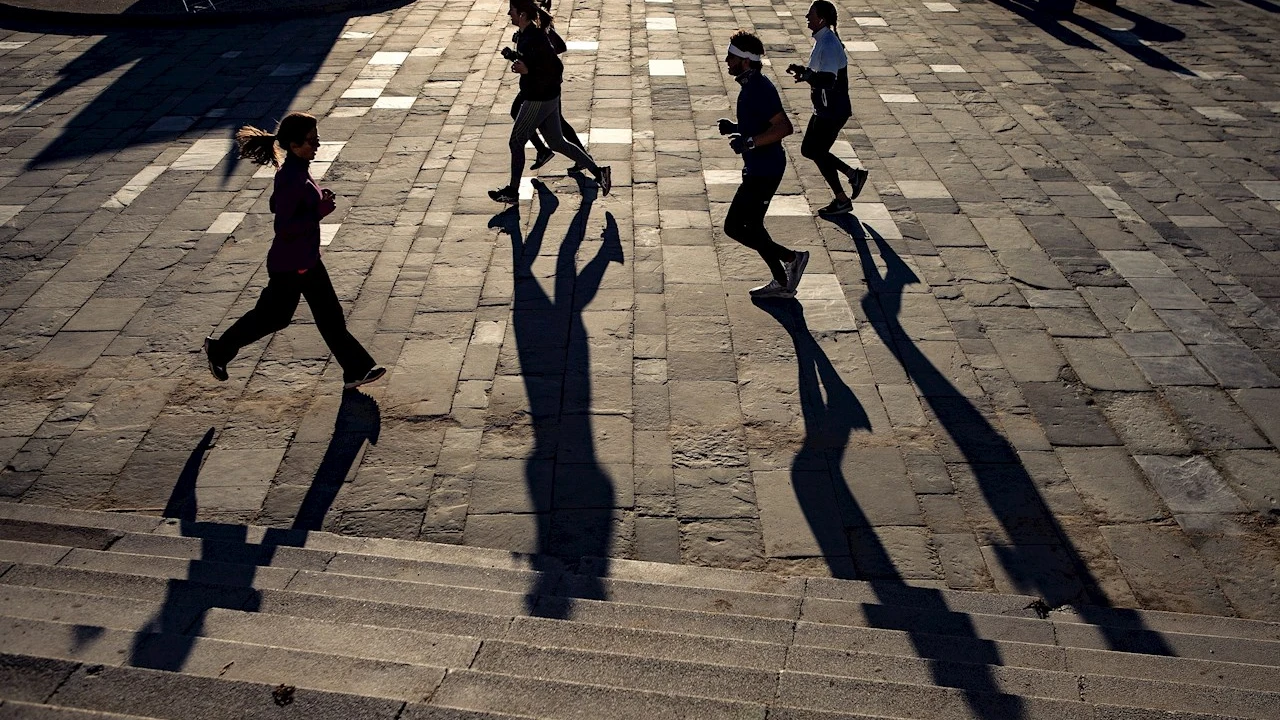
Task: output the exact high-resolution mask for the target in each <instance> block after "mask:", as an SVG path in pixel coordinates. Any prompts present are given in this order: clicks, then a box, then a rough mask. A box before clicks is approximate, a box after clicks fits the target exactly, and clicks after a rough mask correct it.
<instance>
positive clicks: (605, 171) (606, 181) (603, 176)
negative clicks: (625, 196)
mask: <svg viewBox="0 0 1280 720" xmlns="http://www.w3.org/2000/svg"><path fill="white" fill-rule="evenodd" d="M596 182H598V183H600V194H601V195H608V194H609V189H610V188H612V187H613V168H611V167H609V166H608V165H601V166H600V171H599V174H598V175H596Z"/></svg>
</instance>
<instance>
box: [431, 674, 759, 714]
mask: <svg viewBox="0 0 1280 720" xmlns="http://www.w3.org/2000/svg"><path fill="white" fill-rule="evenodd" d="M431 703H432V704H433V705H442V706H445V707H455V708H460V709H466V710H484V711H499V712H514V713H517V714H521V715H530V716H535V717H546V718H566V719H567V718H587V717H593V718H601V720H623V719H624V718H636V717H647V718H655V719H658V720H665V719H668V718H670V719H671V720H674V719H675V718H682V717H699V718H708V719H709V720H712V719H714V720H719V719H720V718H734V719H739V718H741V719H743V720H747V719H750V720H762V719H763V718H764V707H763V706H761V705H755V704H751V703H742V702H730V701H724V700H712V699H708V698H692V697H684V696H678V695H674V694H667V693H654V692H642V691H637V690H623V689H619V688H607V687H602V686H599V685H586V684H578V683H567V682H557V681H552V680H543V679H535V678H520V677H514V676H511V675H498V674H494V673H481V672H475V671H471V670H460V671H457V672H452V673H449V675H448V677H446V678H445V680H444V682H443V683H442V684H441V686H440V689H439V690H437V691H436V694H435V695H433V696H432V698H431Z"/></svg>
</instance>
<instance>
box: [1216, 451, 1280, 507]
mask: <svg viewBox="0 0 1280 720" xmlns="http://www.w3.org/2000/svg"><path fill="white" fill-rule="evenodd" d="M1218 461H1219V462H1220V463H1221V465H1222V469H1223V471H1224V476H1225V477H1226V479H1227V481H1228V482H1230V483H1231V486H1232V487H1233V488H1235V490H1236V492H1237V493H1238V494H1239V495H1240V498H1241V499H1242V500H1244V502H1245V504H1247V505H1248V506H1249V508H1250V509H1252V510H1254V511H1256V512H1260V513H1271V514H1276V513H1280V453H1277V452H1276V451H1274V450H1229V451H1227V452H1223V453H1219V454H1218Z"/></svg>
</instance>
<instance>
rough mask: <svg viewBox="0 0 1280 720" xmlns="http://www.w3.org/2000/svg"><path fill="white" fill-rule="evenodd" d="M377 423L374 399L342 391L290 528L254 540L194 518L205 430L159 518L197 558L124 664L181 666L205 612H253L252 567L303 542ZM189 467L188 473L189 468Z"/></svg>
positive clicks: (373, 439) (372, 439) (242, 531)
mask: <svg viewBox="0 0 1280 720" xmlns="http://www.w3.org/2000/svg"><path fill="white" fill-rule="evenodd" d="M380 428H381V413H380V412H379V410H378V404H377V402H376V401H375V400H374V399H373V398H371V397H369V396H368V395H365V394H364V393H361V392H358V391H355V390H348V391H345V392H343V394H342V404H341V406H339V408H338V416H337V419H336V421H335V424H334V434H333V437H332V439H331V440H330V441H329V447H328V448H327V450H326V451H325V455H324V460H323V461H322V462H321V464H320V468H319V470H318V471H317V472H316V477H315V479H314V481H313V482H312V484H311V487H310V488H308V490H307V494H306V497H305V498H304V500H303V501H302V505H301V507H300V508H299V511H298V515H297V516H296V518H295V520H294V522H293V526H292V527H291V528H290V529H287V530H286V529H274V528H273V529H268V530H267V531H266V532H265V533H264V534H263V537H262V540H261V541H260V542H254V541H252V540H251V539H250V538H249V534H248V528H247V527H245V526H243V525H230V524H220V523H202V522H197V521H196V519H195V513H196V508H197V503H198V497H197V496H196V484H195V477H196V475H197V474H198V473H199V458H200V456H203V454H204V451H205V450H206V449H207V447H208V441H209V440H210V439H211V438H212V435H213V430H212V429H210V430H209V432H208V433H206V434H205V436H204V438H203V439H202V440H201V441H200V443H199V444H198V445H197V447H196V450H195V451H194V452H193V453H192V456H191V460H189V461H188V463H187V467H186V468H184V470H183V472H182V476H181V477H180V478H179V481H178V483H177V484H176V485H175V486H174V489H173V492H172V493H171V495H170V498H169V502H168V504H167V505H166V513H165V517H173V518H175V519H178V520H179V521H180V534H181V535H183V536H184V537H198V538H200V553H199V556H198V557H197V558H196V559H194V560H191V561H189V562H188V565H187V576H186V577H185V578H183V579H181V580H177V579H175V580H170V581H169V582H168V586H167V587H166V589H165V597H164V601H163V605H162V606H161V608H160V610H159V612H158V613H157V614H156V616H155V617H153V618H152V619H151V620H150V621H149V622H148V623H147V625H146V626H144V627H143V628H141V630H140V632H139V634H138V635H137V636H136V638H135V640H134V642H133V644H132V646H131V647H130V651H129V664H130V665H132V666H134V667H143V668H151V669H155V670H174V671H176V670H181V669H182V668H183V667H184V665H185V664H186V661H187V658H188V657H189V656H190V655H191V651H192V648H193V647H194V646H195V644H196V642H198V640H199V637H200V633H201V630H202V629H203V627H204V623H205V617H206V615H207V614H208V613H209V611H210V610H213V609H215V608H227V609H231V610H240V611H248V612H255V611H257V610H258V609H259V608H260V607H261V604H262V595H261V593H260V592H259V591H258V590H256V589H254V587H253V583H254V580H255V579H256V578H257V576H258V568H260V567H263V566H268V565H270V564H271V561H272V559H273V558H274V557H275V555H276V550H277V549H278V548H280V547H300V546H302V545H304V544H305V543H306V539H307V534H308V533H307V531H309V530H316V529H319V528H320V526H321V524H322V522H323V520H324V515H325V513H326V512H328V509H329V507H330V506H331V505H332V503H333V499H334V498H335V497H336V496H337V494H338V490H339V489H340V487H341V483H342V480H343V478H345V477H346V476H347V474H348V473H349V472H350V471H351V468H352V467H353V466H354V464H355V462H356V460H357V458H359V456H360V451H361V449H362V447H363V445H364V443H365V442H369V443H377V441H378V434H379V431H380ZM193 465H194V470H193V472H190V473H188V469H192V466H193ZM170 512H174V513H175V514H173V515H171V514H169V513H170Z"/></svg>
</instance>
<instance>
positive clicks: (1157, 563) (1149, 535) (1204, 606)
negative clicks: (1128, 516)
mask: <svg viewBox="0 0 1280 720" xmlns="http://www.w3.org/2000/svg"><path fill="white" fill-rule="evenodd" d="M1101 530H1102V535H1103V537H1105V538H1106V539H1107V544H1108V545H1109V546H1110V547H1111V551H1112V552H1113V553H1115V555H1116V558H1117V559H1118V560H1119V561H1120V567H1121V569H1122V570H1124V575H1125V579H1127V580H1128V581H1129V585H1130V586H1131V587H1132V588H1133V592H1134V595H1135V596H1136V597H1137V598H1138V601H1139V602H1140V603H1142V606H1143V607H1150V608H1152V609H1160V610H1169V611H1173V612H1198V613H1208V614H1211V615H1230V614H1231V609H1230V605H1229V604H1228V602H1227V599H1226V597H1225V596H1224V595H1223V594H1222V590H1221V589H1220V588H1219V587H1218V584H1217V582H1215V580H1214V576H1213V573H1211V572H1209V569H1208V568H1207V567H1205V565H1204V562H1203V561H1202V560H1201V559H1200V557H1199V556H1198V555H1197V554H1196V551H1195V549H1194V548H1192V547H1191V545H1190V543H1188V542H1187V540H1186V538H1184V537H1183V536H1182V534H1181V533H1180V532H1179V531H1177V530H1175V529H1171V528H1163V527H1153V526H1149V525H1110V526H1104V527H1102V528H1101Z"/></svg>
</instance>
